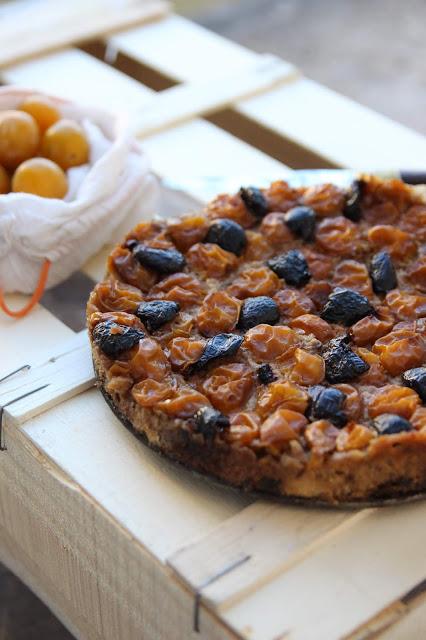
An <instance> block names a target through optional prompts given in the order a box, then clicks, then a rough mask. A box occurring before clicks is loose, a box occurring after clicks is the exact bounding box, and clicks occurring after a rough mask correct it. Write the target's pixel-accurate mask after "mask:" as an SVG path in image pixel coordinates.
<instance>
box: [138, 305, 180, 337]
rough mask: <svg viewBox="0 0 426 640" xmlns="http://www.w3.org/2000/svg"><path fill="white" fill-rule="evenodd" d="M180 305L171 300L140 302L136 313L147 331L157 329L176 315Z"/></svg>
mask: <svg viewBox="0 0 426 640" xmlns="http://www.w3.org/2000/svg"><path fill="white" fill-rule="evenodd" d="M179 309H180V306H179V305H178V303H177V302H172V301H171V300H153V301H152V302H141V304H140V305H139V306H138V308H137V311H136V315H137V316H138V318H139V319H140V320H142V322H143V323H144V325H145V326H146V328H147V329H148V331H151V332H152V331H155V330H156V329H159V328H160V327H161V326H162V325H163V324H165V323H166V322H170V321H171V320H173V318H175V317H176V314H177V313H178V311H179Z"/></svg>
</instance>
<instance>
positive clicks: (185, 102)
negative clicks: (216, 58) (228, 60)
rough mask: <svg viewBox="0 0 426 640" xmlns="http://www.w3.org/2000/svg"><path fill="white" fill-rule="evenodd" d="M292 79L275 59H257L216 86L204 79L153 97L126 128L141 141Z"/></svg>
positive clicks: (289, 71) (226, 75) (225, 75)
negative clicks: (128, 127)
mask: <svg viewBox="0 0 426 640" xmlns="http://www.w3.org/2000/svg"><path fill="white" fill-rule="evenodd" d="M296 75H297V71H296V69H292V68H290V69H289V65H288V64H286V63H284V62H282V61H281V60H280V59H279V58H276V57H275V56H270V55H263V56H261V55H259V56H258V57H257V58H256V60H255V62H254V63H253V64H251V65H250V66H247V68H244V70H242V71H239V72H238V73H235V72H234V73H232V72H228V71H225V72H224V73H223V75H222V77H221V79H220V82H219V81H217V82H214V81H213V82H212V81H211V79H210V78H207V79H205V80H198V81H197V82H194V83H184V84H178V85H175V86H174V87H171V88H170V89H166V90H165V91H161V92H159V93H156V94H155V95H154V96H153V98H152V101H151V102H150V103H149V104H147V105H145V106H144V107H142V108H141V109H139V110H138V112H134V113H133V115H132V117H131V123H130V128H131V131H132V132H133V133H134V135H137V136H138V137H139V138H145V137H147V136H149V135H152V134H154V133H157V132H158V131H163V130H165V129H169V128H170V127H173V126H176V125H178V124H181V123H183V122H187V121H189V120H191V119H193V118H195V117H197V116H205V115H209V114H211V113H214V112H215V111H219V110H220V109H224V108H225V107H229V106H231V105H232V104H233V103H234V102H236V101H240V100H243V99H248V98H252V97H254V96H256V95H259V94H262V93H264V92H265V91H268V90H271V89H273V88H274V87H278V86H280V85H282V84H283V83H285V82H290V81H292V80H293V79H294V77H295V76H296Z"/></svg>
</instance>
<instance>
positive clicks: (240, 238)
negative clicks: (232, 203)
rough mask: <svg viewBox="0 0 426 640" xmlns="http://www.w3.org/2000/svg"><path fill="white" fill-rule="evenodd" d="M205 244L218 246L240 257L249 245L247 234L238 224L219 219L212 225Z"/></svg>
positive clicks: (226, 219)
mask: <svg viewBox="0 0 426 640" xmlns="http://www.w3.org/2000/svg"><path fill="white" fill-rule="evenodd" d="M204 242H212V243H214V244H218V245H219V247H222V249H225V251H230V252H231V253H235V255H236V256H239V255H241V253H242V252H243V250H244V248H245V246H246V244H247V238H246V232H245V231H244V229H243V228H242V226H241V225H240V224H238V222H234V220H228V218H219V219H218V220H215V221H214V222H213V223H212V224H211V225H210V229H209V230H208V232H207V235H206V237H205V239H204Z"/></svg>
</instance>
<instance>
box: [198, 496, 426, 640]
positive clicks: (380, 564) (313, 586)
mask: <svg viewBox="0 0 426 640" xmlns="http://www.w3.org/2000/svg"><path fill="white" fill-rule="evenodd" d="M425 517H426V503H424V502H423V503H418V504H411V505H405V506H399V507H395V508H386V509H375V510H373V511H371V512H370V513H369V514H368V517H364V518H361V519H360V520H359V521H358V522H356V523H355V524H354V526H352V527H349V528H346V529H344V530H343V531H342V532H341V533H340V535H338V536H336V537H332V538H331V539H330V540H329V541H328V543H326V544H325V545H323V546H322V547H320V548H319V549H318V550H317V551H316V553H314V554H312V555H309V556H307V557H306V558H305V559H303V560H302V561H301V562H300V563H299V564H296V565H295V566H294V567H292V568H290V569H289V570H288V571H286V572H284V573H283V574H282V575H281V576H280V577H279V578H277V579H276V580H274V581H272V582H271V583H269V584H267V585H266V586H265V587H263V588H262V589H259V590H258V591H257V592H256V594H253V595H252V596H249V597H248V598H247V599H246V600H244V601H243V602H241V603H239V604H237V605H236V606H235V607H233V608H231V609H229V610H227V611H224V612H223V613H222V615H223V617H224V619H225V620H226V621H227V622H228V623H229V624H230V625H231V626H232V627H233V628H234V629H236V630H238V631H240V633H241V634H242V635H243V637H244V638H256V640H272V639H274V638H279V637H285V638H288V639H289V640H290V639H291V640H311V639H312V640H337V639H341V638H343V637H345V635H346V634H349V633H350V632H351V631H352V630H354V629H356V628H358V627H359V626H360V625H361V624H362V623H363V622H365V621H366V620H368V619H370V618H372V617H373V616H374V615H375V614H376V613H377V612H378V611H381V610H382V609H384V608H385V607H386V606H388V605H389V604H391V603H393V602H394V601H395V600H398V599H399V598H400V597H401V596H402V595H403V594H404V593H406V592H407V591H409V590H410V589H411V588H412V587H413V586H414V585H416V584H418V583H419V582H420V581H421V580H423V579H424V578H425V576H426V555H425V553H424V518H425ZM208 591H209V587H207V588H206V590H205V593H206V596H208Z"/></svg>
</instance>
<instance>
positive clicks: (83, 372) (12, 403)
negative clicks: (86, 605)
mask: <svg viewBox="0 0 426 640" xmlns="http://www.w3.org/2000/svg"><path fill="white" fill-rule="evenodd" d="M47 354H49V355H47ZM46 355H47V357H46V359H45V360H44V361H43V362H42V363H41V364H38V365H35V366H32V367H31V368H30V369H29V370H28V371H26V372H21V373H20V374H17V375H14V376H11V377H10V378H8V379H7V380H5V381H3V382H0V406H2V407H4V408H5V416H3V420H4V421H6V420H8V421H10V423H11V424H14V425H15V426H20V425H21V424H23V423H24V422H25V421H26V420H29V419H30V418H33V417H34V416H36V415H38V414H40V413H42V412H43V411H47V410H48V409H50V408H52V407H54V406H56V405H58V404H60V403H61V402H63V401H65V400H67V399H68V398H71V397H72V396H73V395H76V394H78V393H81V392H82V391H85V390H86V389H89V388H90V387H91V386H93V385H94V383H95V377H94V373H93V365H92V358H91V354H90V347H89V344H88V339H87V333H86V331H82V332H81V333H78V334H76V335H75V336H73V338H72V339H71V340H69V341H68V342H66V343H63V344H61V347H60V348H59V349H58V350H54V349H50V350H49V351H48V352H46ZM18 398H21V399H20V400H18Z"/></svg>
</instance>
